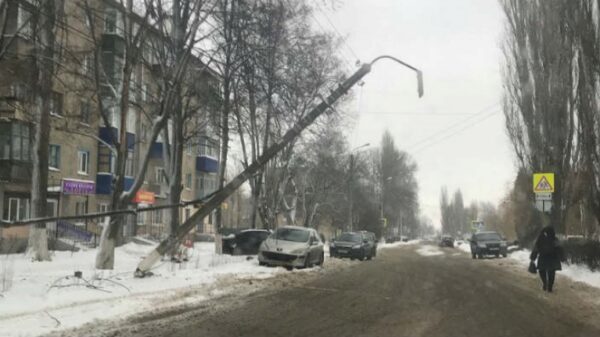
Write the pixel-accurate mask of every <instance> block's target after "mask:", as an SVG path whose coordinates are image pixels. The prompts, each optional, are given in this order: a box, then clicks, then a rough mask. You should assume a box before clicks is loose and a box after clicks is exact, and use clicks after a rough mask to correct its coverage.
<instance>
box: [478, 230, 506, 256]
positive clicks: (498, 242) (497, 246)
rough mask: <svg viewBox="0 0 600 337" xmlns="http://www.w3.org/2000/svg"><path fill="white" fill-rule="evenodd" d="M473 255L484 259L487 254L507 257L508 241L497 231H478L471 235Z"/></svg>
mask: <svg viewBox="0 0 600 337" xmlns="http://www.w3.org/2000/svg"><path fill="white" fill-rule="evenodd" d="M470 241H471V256H472V257H473V258H474V259H475V258H480V259H482V258H483V257H484V256H486V255H494V256H496V257H498V256H500V255H502V256H503V257H506V255H507V249H506V246H507V245H506V241H504V240H503V239H502V236H501V235H500V234H498V233H497V232H492V231H489V232H478V233H475V234H473V236H472V237H471V240H470Z"/></svg>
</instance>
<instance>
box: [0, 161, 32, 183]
mask: <svg viewBox="0 0 600 337" xmlns="http://www.w3.org/2000/svg"><path fill="white" fill-rule="evenodd" d="M32 169H33V167H32V164H31V162H30V161H29V162H28V161H16V160H0V181H11V182H31V172H32Z"/></svg>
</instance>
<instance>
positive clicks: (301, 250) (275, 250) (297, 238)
mask: <svg viewBox="0 0 600 337" xmlns="http://www.w3.org/2000/svg"><path fill="white" fill-rule="evenodd" d="M324 260H325V254H324V252H323V241H321V238H320V237H319V234H318V233H317V231H316V230H314V229H312V228H305V227H295V226H285V227H280V228H277V229H276V230H275V232H273V234H271V235H270V236H269V237H268V238H267V239H266V240H265V241H263V243H262V244H261V245H260V248H259V251H258V263H259V264H260V265H262V266H266V265H268V266H284V267H287V268H288V269H292V268H294V267H296V268H309V267H312V266H313V265H318V266H322V265H323V261H324Z"/></svg>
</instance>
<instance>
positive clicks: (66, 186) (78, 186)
mask: <svg viewBox="0 0 600 337" xmlns="http://www.w3.org/2000/svg"><path fill="white" fill-rule="evenodd" d="M95 190H96V183H94V182H93V181H89V180H75V179H63V181H62V192H63V194H78V195H88V194H94V191H95Z"/></svg>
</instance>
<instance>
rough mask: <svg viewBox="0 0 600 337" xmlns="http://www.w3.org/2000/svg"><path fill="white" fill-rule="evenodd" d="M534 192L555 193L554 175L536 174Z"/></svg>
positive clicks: (534, 175) (534, 176)
mask: <svg viewBox="0 0 600 337" xmlns="http://www.w3.org/2000/svg"><path fill="white" fill-rule="evenodd" d="M533 192H534V193H554V173H534V174H533Z"/></svg>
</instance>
